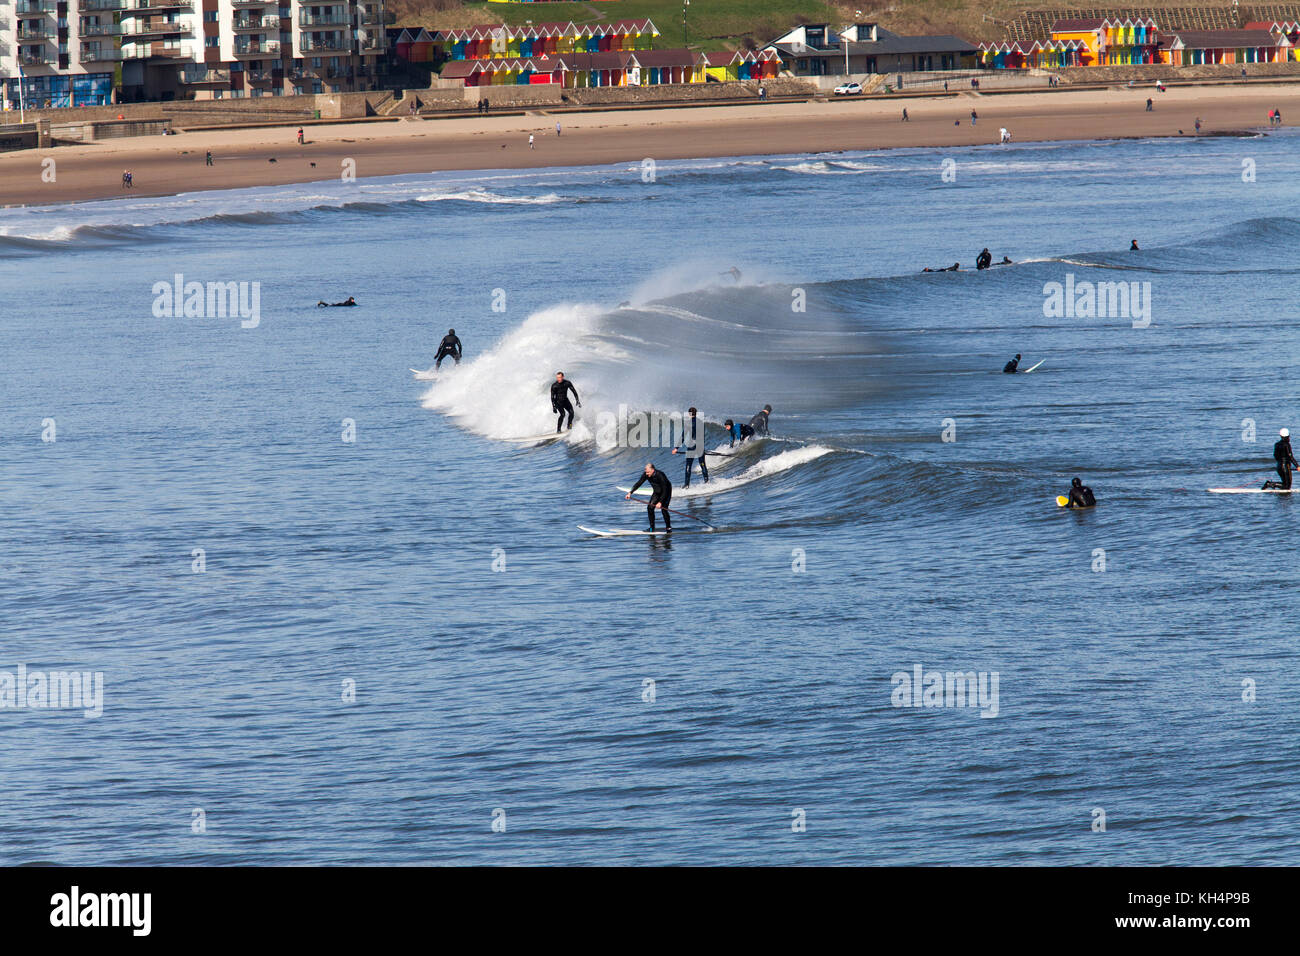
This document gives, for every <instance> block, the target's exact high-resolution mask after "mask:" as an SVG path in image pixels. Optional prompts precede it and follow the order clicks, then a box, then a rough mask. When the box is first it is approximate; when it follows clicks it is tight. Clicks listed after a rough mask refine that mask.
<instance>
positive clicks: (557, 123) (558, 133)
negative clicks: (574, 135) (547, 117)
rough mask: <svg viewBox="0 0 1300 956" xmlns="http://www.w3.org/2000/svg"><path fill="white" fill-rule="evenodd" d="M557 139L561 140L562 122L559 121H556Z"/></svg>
mask: <svg viewBox="0 0 1300 956" xmlns="http://www.w3.org/2000/svg"><path fill="white" fill-rule="evenodd" d="M555 138H556V139H559V138H560V121H559V120H556V121H555Z"/></svg>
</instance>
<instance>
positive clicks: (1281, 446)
mask: <svg viewBox="0 0 1300 956" xmlns="http://www.w3.org/2000/svg"><path fill="white" fill-rule="evenodd" d="M1277 434H1278V440H1277V442H1276V443H1274V445H1273V460H1274V461H1275V462H1277V476H1278V477H1279V478H1281V479H1282V480H1281V481H1272V480H1269V481H1266V482H1264V490H1265V491H1271V490H1274V489H1281V490H1284V491H1285V490H1289V489H1290V488H1291V469H1292V468H1300V464H1297V463H1296V460H1295V454H1294V453H1293V452H1292V451H1291V433H1290V432H1289V431H1287V430H1286V429H1285V428H1283V429H1282V430H1281V431H1279V432H1278V433H1277Z"/></svg>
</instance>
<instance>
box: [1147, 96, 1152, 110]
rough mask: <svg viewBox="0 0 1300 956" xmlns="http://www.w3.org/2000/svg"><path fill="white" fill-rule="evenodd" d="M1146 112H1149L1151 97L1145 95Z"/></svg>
mask: <svg viewBox="0 0 1300 956" xmlns="http://www.w3.org/2000/svg"><path fill="white" fill-rule="evenodd" d="M1147 112H1148V113H1150V112H1151V97H1149V96H1148V97H1147Z"/></svg>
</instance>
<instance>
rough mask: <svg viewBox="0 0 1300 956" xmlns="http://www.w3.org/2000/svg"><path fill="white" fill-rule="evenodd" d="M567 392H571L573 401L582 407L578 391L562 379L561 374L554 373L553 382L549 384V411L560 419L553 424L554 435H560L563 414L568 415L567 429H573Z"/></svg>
mask: <svg viewBox="0 0 1300 956" xmlns="http://www.w3.org/2000/svg"><path fill="white" fill-rule="evenodd" d="M569 392H573V400H574V401H575V402H577V403H578V407H579V408H581V407H582V399H580V398H578V390H577V389H576V388H574V387H573V383H572V382H570V381H568V380H567V379H566V378H565V377H564V373H563V372H556V373H555V381H554V382H552V383H551V411H553V412H555V413H557V414H558V415H559V416H560V418H559V421H557V422H556V423H555V433H556V434H557V435H558V434H559V433H560V429H561V427H562V426H563V425H564V413H565V412H568V413H569V429H570V430H572V428H573V406H572V405H570V404H569Z"/></svg>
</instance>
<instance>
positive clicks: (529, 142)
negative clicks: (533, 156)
mask: <svg viewBox="0 0 1300 956" xmlns="http://www.w3.org/2000/svg"><path fill="white" fill-rule="evenodd" d="M528 148H529V149H536V148H537V147H536V146H534V145H533V134H532V133H529V134H528Z"/></svg>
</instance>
